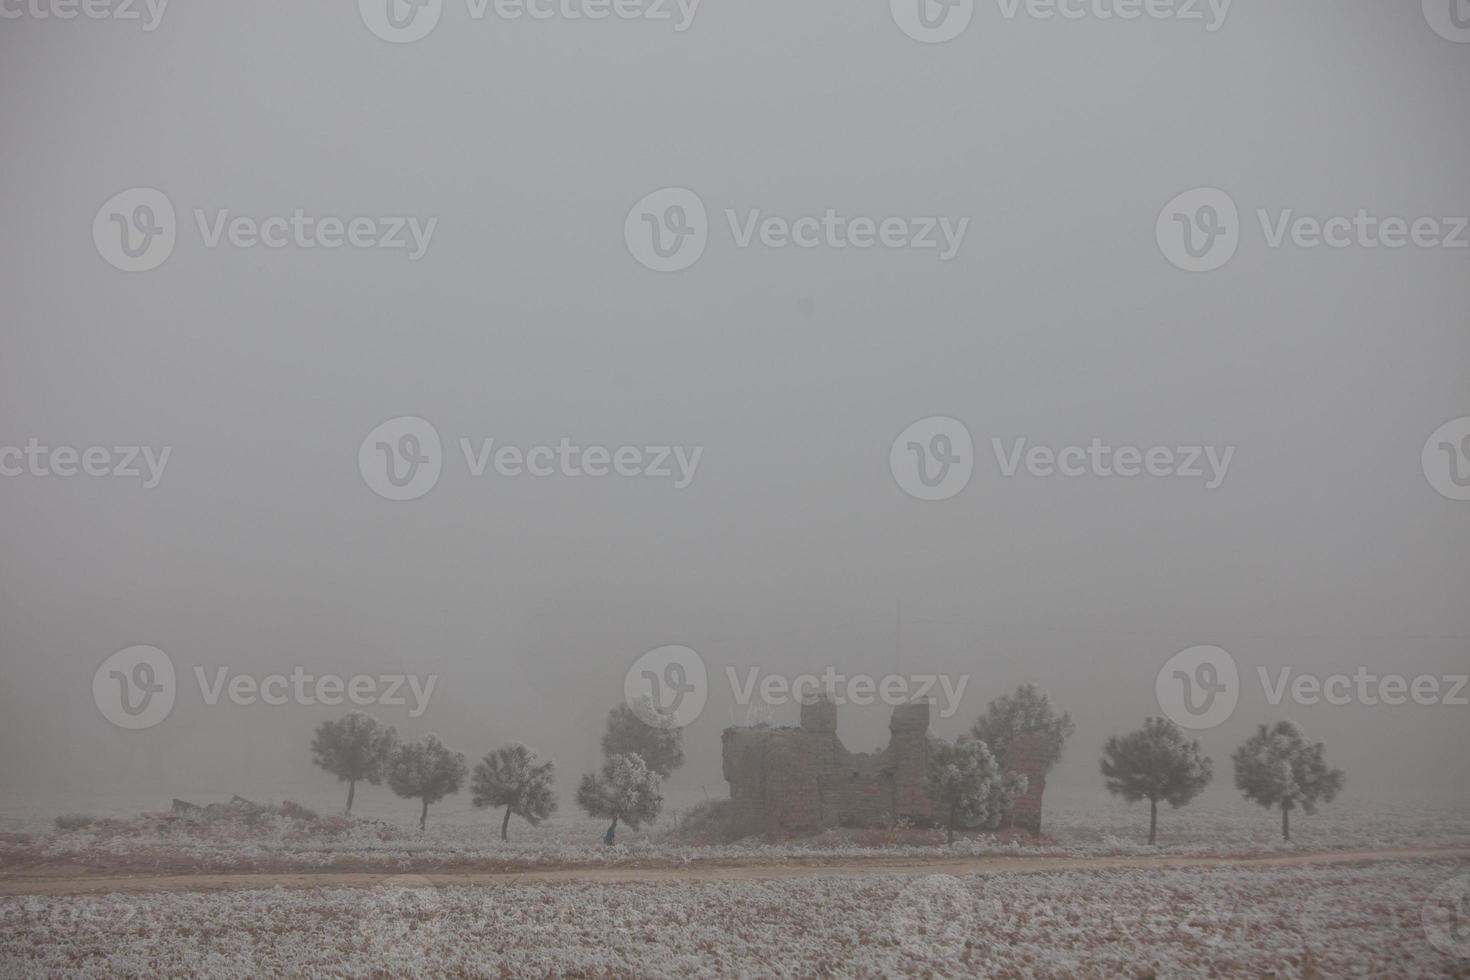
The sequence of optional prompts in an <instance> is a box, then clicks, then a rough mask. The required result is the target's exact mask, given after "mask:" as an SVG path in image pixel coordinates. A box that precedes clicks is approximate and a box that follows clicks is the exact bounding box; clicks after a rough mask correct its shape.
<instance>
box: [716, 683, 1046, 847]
mask: <svg viewBox="0 0 1470 980" xmlns="http://www.w3.org/2000/svg"><path fill="white" fill-rule="evenodd" d="M929 708H930V705H929V703H928V702H927V701H925V702H918V703H915V704H905V705H900V706H898V707H896V708H894V709H893V719H892V720H891V721H890V722H889V723H888V730H889V732H890V733H891V737H890V740H889V743H888V747H887V748H885V749H883V750H882V751H881V752H849V751H848V750H847V748H846V747H845V746H843V744H842V741H841V740H840V739H839V738H838V737H837V706H836V705H835V704H834V703H833V702H832V701H831V700H830V699H827V698H819V699H815V700H810V701H806V702H803V703H802V705H801V724H800V725H799V726H798V727H796V728H771V727H767V726H756V727H752V728H744V727H737V728H727V729H725V732H724V737H723V743H724V744H723V752H724V774H725V780H726V782H728V783H729V784H730V824H731V831H732V832H733V833H734V834H735V835H736V836H738V837H750V836H755V835H764V836H765V837H767V838H770V839H781V838H784V837H788V836H792V835H798V834H812V833H818V832H820V831H823V830H830V829H832V828H835V827H844V828H845V827H877V828H892V827H896V826H898V825H899V824H900V823H906V824H908V825H910V826H915V827H929V826H933V825H935V823H936V821H935V819H934V814H933V807H932V805H931V804H930V802H929V797H928V795H927V794H926V793H925V792H924V776H925V772H926V770H927V768H928V765H929V746H930V744H931V742H932V741H933V737H932V736H931V735H930V734H929ZM1042 755H1043V746H1042V744H1041V740H1040V738H1039V736H1037V735H1036V734H1035V733H1026V734H1022V735H1021V736H1019V737H1017V738H1016V739H1015V740H1013V741H1012V743H1011V746H1010V748H1009V749H1008V750H1007V752H1006V755H1005V758H1004V759H1001V760H1000V762H1001V768H1002V770H1005V771H1013V772H1019V773H1021V774H1023V775H1024V776H1026V778H1027V783H1028V785H1027V788H1026V795H1025V796H1023V797H1021V799H1019V800H1017V801H1016V804H1015V806H1014V807H1012V809H1011V816H1010V821H1009V824H1008V825H1009V826H1012V827H1016V828H1019V829H1022V830H1026V831H1029V832H1031V833H1033V834H1037V833H1040V832H1041V795H1042V793H1043V792H1045V790H1046V774H1045V772H1044V770H1043V769H1042V768H1041V766H1040V765H1039V761H1040V759H1041V758H1042Z"/></svg>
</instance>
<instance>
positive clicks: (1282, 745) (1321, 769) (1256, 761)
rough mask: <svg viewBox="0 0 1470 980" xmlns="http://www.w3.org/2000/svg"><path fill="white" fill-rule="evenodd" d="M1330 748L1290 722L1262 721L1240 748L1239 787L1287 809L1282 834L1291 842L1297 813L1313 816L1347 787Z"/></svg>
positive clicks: (1237, 759)
mask: <svg viewBox="0 0 1470 980" xmlns="http://www.w3.org/2000/svg"><path fill="white" fill-rule="evenodd" d="M1325 751H1326V747H1325V746H1324V745H1323V744H1322V743H1321V742H1317V743H1316V744H1312V743H1310V742H1308V741H1307V739H1306V736H1305V735H1303V734H1302V733H1301V731H1300V730H1299V729H1298V728H1297V727H1296V726H1295V725H1293V724H1292V723H1291V722H1289V721H1281V722H1277V723H1276V724H1275V725H1270V726H1268V725H1262V726H1261V729H1260V731H1258V732H1257V733H1256V734H1255V735H1253V736H1252V737H1251V738H1250V740H1249V741H1248V742H1246V743H1245V744H1244V745H1242V746H1241V747H1240V748H1238V749H1236V750H1235V755H1234V756H1232V759H1233V761H1234V762H1235V786H1236V788H1237V789H1239V790H1240V791H1241V792H1242V793H1244V794H1245V798H1246V799H1248V800H1254V801H1255V802H1256V803H1259V804H1260V805H1261V806H1263V807H1265V808H1266V809H1268V810H1269V809H1271V808H1272V807H1280V808H1281V837H1282V839H1284V840H1291V811H1293V810H1296V809H1300V810H1301V811H1302V812H1304V813H1306V814H1307V816H1311V815H1312V814H1314V813H1316V812H1317V804H1319V803H1331V802H1332V801H1333V800H1334V799H1335V798H1336V797H1337V794H1338V793H1339V792H1341V791H1342V784H1343V774H1342V770H1341V769H1330V768H1328V766H1327V761H1326V759H1325V758H1324V753H1325Z"/></svg>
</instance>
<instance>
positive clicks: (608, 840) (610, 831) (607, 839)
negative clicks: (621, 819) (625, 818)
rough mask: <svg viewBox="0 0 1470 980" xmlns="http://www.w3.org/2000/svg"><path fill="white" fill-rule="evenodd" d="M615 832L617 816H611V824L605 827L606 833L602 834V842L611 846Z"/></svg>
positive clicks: (616, 829) (616, 831) (616, 830)
mask: <svg viewBox="0 0 1470 980" xmlns="http://www.w3.org/2000/svg"><path fill="white" fill-rule="evenodd" d="M617 833H618V818H617V817H613V822H612V826H611V827H608V828H607V833H606V834H604V835H603V836H602V842H603V843H604V844H606V845H607V846H608V847H612V845H613V841H614V840H615V839H616V838H617Z"/></svg>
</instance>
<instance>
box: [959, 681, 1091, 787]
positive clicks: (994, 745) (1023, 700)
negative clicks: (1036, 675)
mask: <svg viewBox="0 0 1470 980" xmlns="http://www.w3.org/2000/svg"><path fill="white" fill-rule="evenodd" d="M1076 730H1077V726H1076V725H1074V724H1073V723H1072V716H1071V715H1069V714H1067V713H1066V712H1062V713H1061V714H1057V712H1056V709H1055V708H1053V707H1052V704H1051V699H1050V698H1048V697H1047V696H1046V692H1045V691H1043V690H1041V688H1039V687H1037V686H1036V685H1035V684H1024V685H1022V686H1021V687H1018V688H1016V691H1015V693H1014V694H1002V695H1001V696H1000V697H998V698H996V699H995V700H994V701H992V702H990V704H989V705H987V706H986V708H985V714H984V715H982V716H980V718H979V719H977V720H976V722H975V724H974V725H972V726H971V728H970V734H971V735H973V736H975V737H976V738H977V739H979V740H980V741H982V742H984V743H985V744H986V745H987V746H988V747H989V748H990V751H991V753H992V754H993V755H994V756H995V757H996V758H997V759H999V760H1001V761H1002V762H1004V761H1005V757H1006V751H1007V750H1008V749H1009V748H1010V747H1011V742H1012V741H1013V740H1014V739H1015V738H1016V737H1017V736H1019V735H1021V734H1023V733H1025V732H1039V733H1040V734H1041V736H1042V743H1043V744H1044V745H1045V746H1046V754H1045V755H1044V756H1043V757H1042V758H1041V759H1040V760H1038V762H1039V763H1040V765H1041V767H1042V773H1043V774H1044V773H1048V772H1050V771H1051V770H1052V768H1053V767H1055V766H1056V764H1057V763H1058V762H1060V761H1061V758H1062V750H1063V748H1065V747H1066V744H1067V739H1069V738H1071V737H1072V734H1073V733H1074V732H1075V731H1076Z"/></svg>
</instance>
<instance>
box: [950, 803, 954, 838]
mask: <svg viewBox="0 0 1470 980" xmlns="http://www.w3.org/2000/svg"><path fill="white" fill-rule="evenodd" d="M954 821H955V807H954V806H953V805H951V806H950V808H949V843H951V844H953V843H954Z"/></svg>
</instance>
